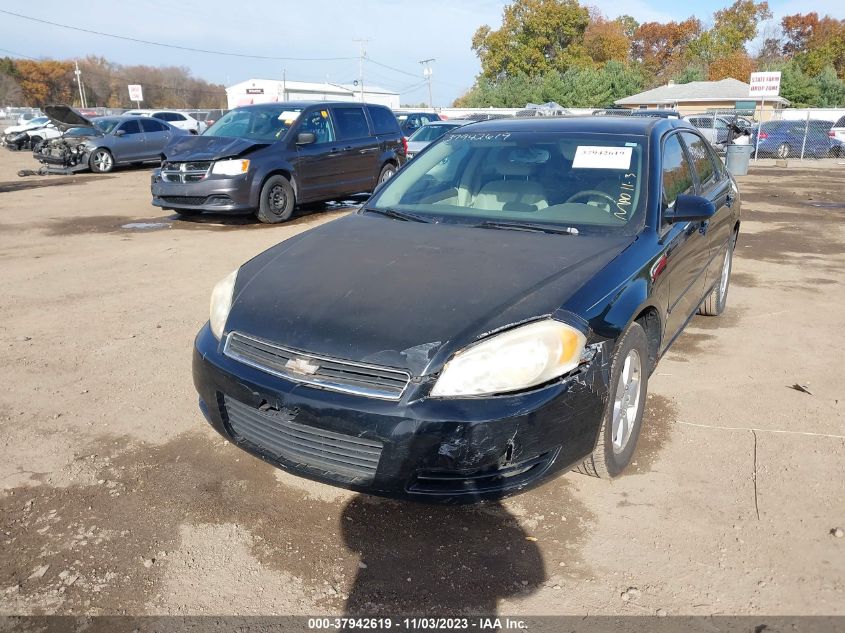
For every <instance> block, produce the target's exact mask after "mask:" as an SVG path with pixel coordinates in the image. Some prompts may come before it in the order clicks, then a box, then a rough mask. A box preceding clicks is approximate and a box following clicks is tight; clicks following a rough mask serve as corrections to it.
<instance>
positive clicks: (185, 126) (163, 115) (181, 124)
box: [124, 110, 205, 134]
mask: <svg viewBox="0 0 845 633" xmlns="http://www.w3.org/2000/svg"><path fill="white" fill-rule="evenodd" d="M124 114H126V115H127V116H149V117H152V118H154V119H158V120H159V121H166V122H167V123H169V124H170V125H172V126H173V127H178V128H179V129H180V130H185V131H186V132H190V133H191V134H202V133H203V132H204V131H205V124H204V123H203V122H202V121H199V120H197V119H195V118H194V117H193V116H192V115H191V114H189V113H188V112H178V111H176V110H129V112H125V113H124Z"/></svg>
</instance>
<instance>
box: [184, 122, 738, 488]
mask: <svg viewBox="0 0 845 633" xmlns="http://www.w3.org/2000/svg"><path fill="white" fill-rule="evenodd" d="M739 207H740V200H739V192H738V190H737V186H736V183H735V181H734V179H733V177H732V176H731V175H730V174H729V173H728V172H727V171H726V170H725V168H724V167H723V165H722V163H721V161H720V160H719V159H718V157H717V156H716V154H715V152H714V151H713V148H712V147H711V146H710V145H709V144H708V143H707V141H705V140H704V139H703V138H702V136H701V135H700V134H699V133H698V131H697V130H696V129H694V128H693V127H691V126H690V125H689V124H687V123H685V122H683V121H677V120H667V119H650V118H640V117H637V118H632V117H586V118H567V119H539V120H538V119H532V120H527V119H526V120H519V119H517V120H509V121H507V120H497V121H489V122H484V123H476V124H472V125H470V126H466V127H463V128H460V129H459V130H456V131H455V132H453V133H451V134H447V135H446V136H445V137H444V138H443V139H442V140H440V141H439V142H437V143H435V144H433V145H431V146H429V147H428V148H427V149H426V150H424V151H423V152H421V153H420V154H419V155H418V156H417V157H416V158H415V159H414V160H413V161H412V162H410V163H408V164H407V165H406V166H405V167H403V169H401V170H400V171H399V172H398V173H397V174H396V176H394V177H393V178H392V179H391V180H389V181H388V182H386V183H385V184H384V185H383V186H382V187H381V188H380V189H379V190H378V191H377V192H376V193H375V195H373V197H372V198H370V200H369V201H368V202H367V203H366V204H365V205H364V206H363V207H362V208H361V209H360V210H359V211H358V212H356V213H353V214H350V215H348V216H346V217H344V218H342V219H338V220H335V221H333V222H330V223H328V224H325V225H323V226H320V227H318V228H315V229H312V230H310V231H307V232H305V233H302V234H300V235H297V236H296V237H293V238H291V239H288V240H287V241H285V242H283V243H281V244H278V245H277V246H275V247H273V248H271V249H269V250H267V251H265V252H264V253H262V254H260V255H258V256H257V257H255V258H254V259H253V260H251V261H249V262H247V263H246V264H244V265H243V266H241V267H240V268H239V269H238V270H236V271H234V272H233V273H231V274H230V275H229V276H227V277H226V278H225V279H223V280H222V281H221V282H220V283H219V284H218V285H217V286H216V287H215V288H214V291H213V293H212V299H211V317H210V320H209V323H208V324H207V325H206V326H205V327H203V328H202V330H201V331H200V333H199V334H198V336H197V339H196V343H195V351H194V370H193V372H194V382H195V385H196V387H197V390H198V391H199V395H200V407H201V409H202V411H203V413H204V414H205V416H206V417H207V418H208V420H209V421H210V422H211V424H212V425H213V426H214V428H215V429H216V430H217V431H219V432H220V433H221V434H222V435H224V436H225V437H226V438H228V439H230V440H231V441H232V442H233V443H234V444H236V445H237V446H239V447H241V448H243V449H245V450H247V451H249V452H250V453H252V454H254V455H256V456H258V457H260V458H262V459H264V460H266V461H268V462H269V463H271V464H273V465H275V466H277V467H279V468H282V469H284V470H287V471H289V472H291V473H294V474H297V475H300V476H303V477H308V478H312V479H316V480H319V481H323V482H326V483H330V484H334V485H338V486H343V487H347V488H351V489H354V490H359V491H363V492H368V493H371V494H378V495H386V496H397V497H405V498H413V499H420V500H432V501H447V502H467V501H475V500H480V499H484V498H496V497H502V496H505V495H508V494H513V493H515V492H519V491H522V490H525V489H527V488H529V487H530V486H532V485H535V484H537V483H538V482H541V481H543V480H544V479H546V478H548V477H549V476H551V475H553V474H555V473H560V472H562V471H568V470H570V469H576V470H580V471H582V472H584V473H586V474H591V475H596V476H602V477H615V476H617V475H619V474H620V473H622V471H623V470H624V468H625V467H626V466H627V465H628V463H629V462H630V461H631V458H632V455H633V453H634V450H635V447H636V443H637V438H638V436H639V433H640V428H641V425H642V424H648V419H645V420H643V409H644V405H645V401H646V392H647V383H648V378H649V375H650V374H651V373H652V372H653V371H654V368H655V365H656V363H657V362H658V359H659V358H660V357H661V356H662V355H663V354H664V353H665V352H666V350H667V348H668V347H669V346H670V345H671V344H672V342H673V341H674V340H675V338H676V337H677V336H678V335H679V334H680V333H681V332H682V330H683V328H684V326H685V325H686V324H687V322H688V321H689V320H690V319H691V318H692V316H693V315H694V314H695V313H696V312H698V313H700V314H704V315H712V316H715V315H718V314H720V313H721V312H722V311H723V310H724V308H725V303H726V299H727V294H728V285H729V282H730V271H731V260H732V254H733V249H734V245H735V243H736V239H737V234H738V231H739Z"/></svg>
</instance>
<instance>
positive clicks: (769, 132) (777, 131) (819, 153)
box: [751, 119, 839, 158]
mask: <svg viewBox="0 0 845 633" xmlns="http://www.w3.org/2000/svg"><path fill="white" fill-rule="evenodd" d="M832 127H833V122H832V121H822V120H817V119H810V120H809V121H807V120H781V121H766V122H765V123H762V124H761V125H759V126H756V127H755V128H754V129H753V130H752V131H751V145H753V146H754V147H755V152H756V153H757V155H758V156H770V157H774V158H802V157H804V158H808V157H809V158H825V157H827V156H830V155H832V154H834V153H836V152H837V151H838V148H839V145H838V144H837V143H835V142H834V141H833V139H832V138H831V136H830V131H831V129H832ZM758 136H759V144H758ZM805 136H806V138H805Z"/></svg>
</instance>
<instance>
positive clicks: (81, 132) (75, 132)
mask: <svg viewBox="0 0 845 633" xmlns="http://www.w3.org/2000/svg"><path fill="white" fill-rule="evenodd" d="M99 134H100V132H99V131H98V130H97V129H96V128H93V127H72V128H70V129H69V130H68V131H67V132H65V136H66V137H68V136H92V135H99Z"/></svg>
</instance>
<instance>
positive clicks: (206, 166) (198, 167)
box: [161, 160, 212, 182]
mask: <svg viewBox="0 0 845 633" xmlns="http://www.w3.org/2000/svg"><path fill="white" fill-rule="evenodd" d="M211 165H212V161H210V160H203V161H190V162H184V163H172V162H165V163H164V164H163V165H162V166H161V179H162V180H163V181H164V182H199V181H200V180H204V179H205V178H206V176H208V173H209V171H210V170H211Z"/></svg>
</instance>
